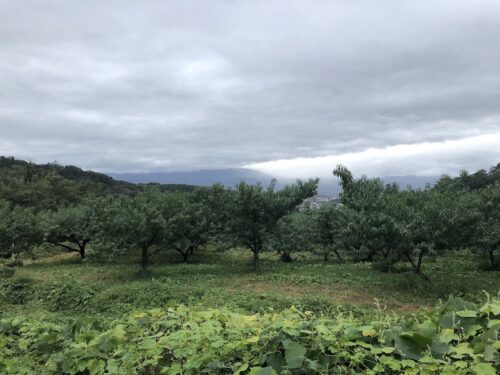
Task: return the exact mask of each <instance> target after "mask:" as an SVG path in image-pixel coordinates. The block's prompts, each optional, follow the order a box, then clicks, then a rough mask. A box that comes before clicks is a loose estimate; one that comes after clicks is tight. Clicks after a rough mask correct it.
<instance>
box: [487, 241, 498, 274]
mask: <svg viewBox="0 0 500 375" xmlns="http://www.w3.org/2000/svg"><path fill="white" fill-rule="evenodd" d="M495 249H496V245H495V246H493V247H492V248H491V249H490V250H489V251H488V256H489V258H490V265H491V268H492V269H494V270H495V269H496V267H497V265H496V262H495Z"/></svg>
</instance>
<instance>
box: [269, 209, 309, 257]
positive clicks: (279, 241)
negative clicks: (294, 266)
mask: <svg viewBox="0 0 500 375" xmlns="http://www.w3.org/2000/svg"><path fill="white" fill-rule="evenodd" d="M311 229H312V223H311V217H310V215H308V214H306V213H302V212H293V213H291V214H288V215H286V216H283V217H282V218H281V219H279V220H278V222H277V223H276V227H275V229H274V231H273V233H272V235H271V236H270V240H269V245H270V246H271V248H273V249H274V250H276V251H277V253H278V254H279V255H280V258H281V260H282V261H283V262H286V263H289V262H291V261H292V260H293V258H292V254H293V253H294V252H297V251H310V250H312V241H311V239H312V238H311Z"/></svg>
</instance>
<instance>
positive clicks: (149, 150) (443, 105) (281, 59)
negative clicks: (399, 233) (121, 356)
mask: <svg viewBox="0 0 500 375" xmlns="http://www.w3.org/2000/svg"><path fill="white" fill-rule="evenodd" d="M0 46H1V48H0V154H8V155H15V156H19V157H24V158H30V159H32V160H35V161H44V162H46V161H52V160H58V161H59V162H61V163H65V164H67V163H71V164H76V165H80V166H83V167H85V168H92V169H97V170H102V171H116V172H118V171H120V172H123V171H147V170H179V169H199V168H210V167H217V168H221V167H238V166H243V165H249V164H252V165H253V164H255V165H257V163H262V162H267V161H270V160H278V159H294V158H297V157H305V158H314V157H322V156H328V155H343V154H346V153H356V152H363V151H365V150H367V149H369V148H377V149H384V148H386V147H390V146H396V145H399V144H405V145H408V144H417V143H422V142H433V143H436V142H437V143H439V142H444V141H446V140H458V139H468V138H471V137H474V136H479V135H482V134H494V133H498V132H500V64H499V63H498V61H500V3H499V2H498V1H496V0H479V1H474V2H472V1H457V0H447V1H444V0H432V1H431V0H428V1H419V2H402V1H397V0H384V1H378V2H373V1H368V0H366V1H361V2H359V1H358V2H348V1H326V0H317V1H284V0H282V1H263V0H261V1H232V2H229V1H223V0H218V1H217V0H214V1H210V2H206V1H186V0H183V1H170V2H158V1H141V2H136V1H131V0H130V1H105V2H103V1H97V0H93V1H85V2H67V1H41V0H36V1H35V0H32V1H23V2H20V1H17V0H3V1H2V2H1V3H0ZM436 150H437V151H435V152H438V151H439V147H437V148H436ZM464 152H465V151H464ZM457 155H458V154H453V155H452V156H450V157H453V158H455V159H454V160H455V161H453V160H452V161H450V160H448V161H447V162H443V160H442V158H441V157H440V158H436V160H440V162H441V163H442V164H443V165H452V166H453V167H456V166H457V163H459V161H460V160H463V155H461V156H460V155H458V156H457ZM487 155H489V156H488V157H487V158H486V157H485V156H484V155H483V154H481V155H478V156H477V158H472V159H475V160H476V163H475V164H474V165H473V167H476V166H477V167H478V168H479V167H487V166H488V163H491V162H492V156H491V155H492V153H491V152H489V153H487ZM499 156H500V153H499ZM431 159H432V158H430V159H429V160H431ZM468 159H470V158H468ZM499 159H500V158H499ZM384 160H385V159H384ZM428 162H429V161H428V160H427V161H426V164H425V165H422V164H419V163H411V165H409V166H408V171H407V173H408V174H410V173H421V172H422V171H427V170H429V169H433V168H437V166H433V167H430V166H429V165H428ZM388 163H390V161H388ZM469 165H470V164H467V166H469ZM367 168H369V166H367ZM369 172H370V171H367V173H369ZM442 172H450V171H449V170H447V169H446V170H442Z"/></svg>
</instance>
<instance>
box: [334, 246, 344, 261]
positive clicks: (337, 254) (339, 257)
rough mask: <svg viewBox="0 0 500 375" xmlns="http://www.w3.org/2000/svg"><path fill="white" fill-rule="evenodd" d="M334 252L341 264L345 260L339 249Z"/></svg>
mask: <svg viewBox="0 0 500 375" xmlns="http://www.w3.org/2000/svg"><path fill="white" fill-rule="evenodd" d="M333 252H334V253H335V255H336V256H337V258H338V260H339V261H340V262H342V260H343V259H342V257H341V256H340V254H339V251H338V250H337V249H333Z"/></svg>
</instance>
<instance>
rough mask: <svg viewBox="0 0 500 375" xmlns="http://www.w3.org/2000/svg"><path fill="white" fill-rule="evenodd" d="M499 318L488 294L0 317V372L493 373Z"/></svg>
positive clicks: (498, 360)
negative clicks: (244, 310)
mask: <svg viewBox="0 0 500 375" xmlns="http://www.w3.org/2000/svg"><path fill="white" fill-rule="evenodd" d="M499 328H500V300H499V299H497V298H494V299H493V300H490V301H488V302H487V303H485V304H484V305H483V306H476V305H473V304H471V303H468V302H465V301H462V300H460V299H456V298H450V299H449V300H448V302H447V303H446V304H444V305H443V306H441V307H439V308H437V309H436V310H434V311H432V312H428V313H421V314H417V315H411V316H396V315H387V314H385V313H383V312H382V311H380V312H378V313H376V314H374V315H372V316H370V317H368V316H366V317H359V316H354V315H353V314H350V313H346V312H341V311H339V313H338V314H333V315H328V316H322V315H316V314H314V313H312V312H308V311H305V312H302V311H299V310H297V309H296V308H294V307H292V308H290V309H287V310H284V311H282V312H276V313H274V312H269V313H265V314H256V315H242V314H237V313H233V312H230V311H227V310H207V311H198V310H191V309H189V308H187V307H184V306H179V307H177V308H169V309H165V310H160V309H155V310H150V311H145V312H134V313H132V314H129V315H126V316H124V317H122V318H120V319H117V320H113V321H105V320H104V321H103V320H101V319H99V318H98V317H93V318H89V319H88V320H87V321H81V320H80V321H65V322H62V321H50V319H45V318H38V319H32V318H24V317H14V318H4V319H2V320H0V373H2V374H4V373H5V374H16V375H17V374H202V373H203V374H253V375H257V374H259V375H265V374H360V373H363V374H365V373H366V374H379V373H386V374H400V373H408V374H484V375H495V374H496V373H497V370H498V369H499V368H500V367H499V366H500V354H499V349H500V341H499V337H498V333H499Z"/></svg>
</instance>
